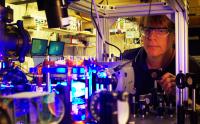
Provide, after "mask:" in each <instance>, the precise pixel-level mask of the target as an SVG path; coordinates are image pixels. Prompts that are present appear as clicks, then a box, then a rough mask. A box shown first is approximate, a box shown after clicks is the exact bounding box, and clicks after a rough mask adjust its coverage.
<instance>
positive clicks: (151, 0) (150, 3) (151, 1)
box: [148, 0, 152, 16]
mask: <svg viewBox="0 0 200 124" xmlns="http://www.w3.org/2000/svg"><path fill="white" fill-rule="evenodd" d="M149 2H150V3H149V13H148V16H150V14H151V4H152V0H150V1H149Z"/></svg>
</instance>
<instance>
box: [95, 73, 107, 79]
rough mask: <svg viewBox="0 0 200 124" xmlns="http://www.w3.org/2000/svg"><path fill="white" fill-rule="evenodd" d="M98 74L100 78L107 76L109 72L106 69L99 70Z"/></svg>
mask: <svg viewBox="0 0 200 124" xmlns="http://www.w3.org/2000/svg"><path fill="white" fill-rule="evenodd" d="M97 76H98V78H106V77H107V74H106V72H104V71H99V72H97Z"/></svg>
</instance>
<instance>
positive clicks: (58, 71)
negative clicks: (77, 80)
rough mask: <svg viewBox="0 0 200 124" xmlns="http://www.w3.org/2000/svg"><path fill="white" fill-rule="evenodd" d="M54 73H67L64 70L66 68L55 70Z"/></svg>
mask: <svg viewBox="0 0 200 124" xmlns="http://www.w3.org/2000/svg"><path fill="white" fill-rule="evenodd" d="M56 72H57V73H67V70H66V68H61V67H60V68H56Z"/></svg>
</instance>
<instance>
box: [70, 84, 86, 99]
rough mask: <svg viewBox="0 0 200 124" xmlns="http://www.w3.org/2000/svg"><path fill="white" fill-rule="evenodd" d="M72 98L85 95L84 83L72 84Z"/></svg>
mask: <svg viewBox="0 0 200 124" xmlns="http://www.w3.org/2000/svg"><path fill="white" fill-rule="evenodd" d="M71 87H72V98H74V97H80V96H83V95H85V82H80V81H77V82H72V84H71Z"/></svg>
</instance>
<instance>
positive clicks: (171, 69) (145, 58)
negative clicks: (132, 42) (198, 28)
mask: <svg viewBox="0 0 200 124" xmlns="http://www.w3.org/2000/svg"><path fill="white" fill-rule="evenodd" d="M141 22H142V25H141V26H142V28H143V34H144V36H143V37H142V41H143V46H142V47H140V48H136V49H131V50H126V51H124V53H123V54H122V56H123V58H124V59H129V60H132V63H133V64H132V65H133V69H134V73H135V82H134V85H135V89H136V95H142V94H148V93H151V92H152V91H153V89H154V88H155V80H157V84H156V85H158V86H156V88H157V89H159V90H160V91H164V92H165V93H166V94H169V95H174V96H175V92H176V90H175V89H176V88H175V87H176V82H175V79H176V74H175V24H174V23H173V21H171V20H170V19H169V18H168V17H167V16H166V15H154V16H146V17H143V18H142V21H141ZM189 64H190V65H192V67H191V68H190V70H189V71H190V72H195V73H196V72H199V70H200V67H199V65H198V64H197V63H196V62H195V61H194V59H192V58H191V57H190V58H189ZM190 65H189V67H190ZM152 70H153V71H155V72H157V73H158V74H157V76H158V77H156V78H155V77H154V76H153V75H152V73H151V71H152ZM154 75H155V74H154Z"/></svg>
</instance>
